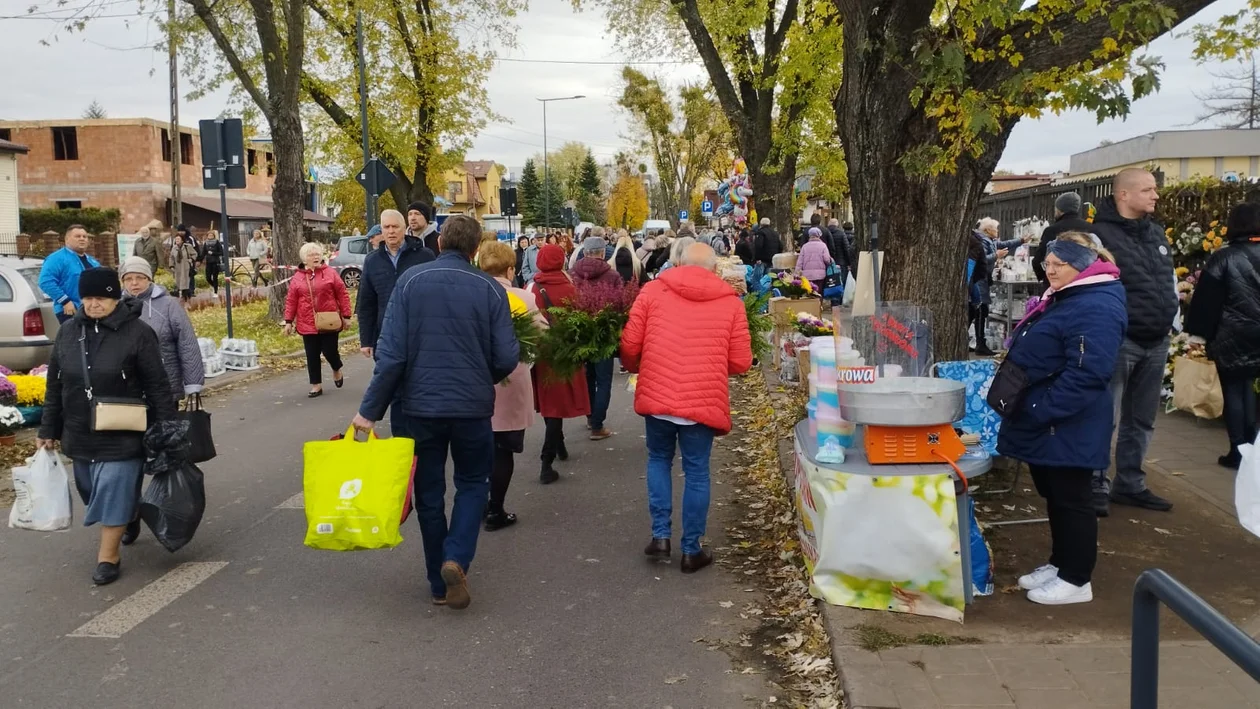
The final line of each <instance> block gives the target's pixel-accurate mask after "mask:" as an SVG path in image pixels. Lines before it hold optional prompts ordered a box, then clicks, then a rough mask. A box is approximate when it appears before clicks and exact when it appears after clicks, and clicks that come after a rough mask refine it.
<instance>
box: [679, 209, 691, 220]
mask: <svg viewBox="0 0 1260 709" xmlns="http://www.w3.org/2000/svg"><path fill="white" fill-rule="evenodd" d="M689 214H691V212H688V211H687V210H685V209H684V210H682V211H681V212H679V213H678V218H679V219H686V218H687V216H688V215H689Z"/></svg>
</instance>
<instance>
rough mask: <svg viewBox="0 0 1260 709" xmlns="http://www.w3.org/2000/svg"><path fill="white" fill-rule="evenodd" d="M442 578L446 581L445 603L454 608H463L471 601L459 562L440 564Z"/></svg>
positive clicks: (466, 581) (465, 578)
mask: <svg viewBox="0 0 1260 709" xmlns="http://www.w3.org/2000/svg"><path fill="white" fill-rule="evenodd" d="M442 580H443V581H445V582H446V605H447V606H448V607H450V608H454V609H455V610H463V609H465V608H467V607H468V604H470V603H472V596H471V595H469V593H468V578H467V577H466V576H464V570H463V569H461V568H459V564H457V563H455V562H453V561H448V562H446V563H444V564H442Z"/></svg>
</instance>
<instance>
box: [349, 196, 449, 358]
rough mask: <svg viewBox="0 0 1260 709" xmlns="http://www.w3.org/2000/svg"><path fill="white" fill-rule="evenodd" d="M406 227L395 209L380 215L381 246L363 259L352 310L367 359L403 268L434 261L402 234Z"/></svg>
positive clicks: (413, 239) (429, 253) (421, 244)
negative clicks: (361, 273)
mask: <svg viewBox="0 0 1260 709" xmlns="http://www.w3.org/2000/svg"><path fill="white" fill-rule="evenodd" d="M406 228H407V224H406V222H405V221H404V220H403V215H402V213H401V212H399V211H398V210H396V209H386V210H385V211H383V212H381V243H380V244H379V245H378V246H377V247H376V250H375V251H373V252H371V253H369V254H368V255H367V258H365V259H363V276H362V278H361V280H360V281H359V299H358V302H357V303H355V308H354V311H355V313H357V314H358V316H359V349H360V350H361V351H362V352H363V355H364V356H365V357H371V356H372V354H373V351H374V350H375V349H376V340H377V338H378V337H380V335H381V324H382V323H384V322H385V307H386V306H388V305H389V296H390V294H391V293H393V292H394V284H395V283H397V282H398V277H399V276H401V275H402V274H403V273H404V272H406V270H407V269H409V268H411V267H412V266H419V265H420V264H422V263H428V262H430V261H432V260H433V259H435V258H437V256H435V255H434V254H433V252H432V251H430V250H429V249H427V248H425V246H424V242H423V241H421V240H420V239H419V238H417V237H414V236H407V235H406Z"/></svg>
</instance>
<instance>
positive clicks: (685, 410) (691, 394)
mask: <svg viewBox="0 0 1260 709" xmlns="http://www.w3.org/2000/svg"><path fill="white" fill-rule="evenodd" d="M621 361H622V363H624V364H625V366H626V368H627V369H629V370H630V371H631V372H638V374H639V382H638V386H637V387H636V388H635V394H634V410H635V413H637V414H639V415H641V416H643V417H644V422H645V426H646V428H647V436H646V438H647V450H648V462H647V488H648V510H649V511H650V512H651V515H652V541H651V542H650V543H649V544H648V545H647V548H646V549H644V553H645V554H646V555H647V556H649V557H651V558H653V559H668V558H669V556H670V553H671V550H670V543H671V542H670V540H671V536H672V535H671V523H672V519H671V518H672V513H673V491H672V487H673V483H672V472H671V471H672V469H673V465H674V451H675V449H676V448H677V450H679V451H680V452H681V454H682V470H683V476H684V478H685V480H686V482H685V483H684V485H685V489H684V491H683V500H682V526H683V533H682V550H683V557H682V567H681V568H682V572H683V573H685V574H689V573H694V572H696V571H699V570H700V569H703V568H704V567H706V566H708V565H709V564H712V563H713V554H712V552H710V551H708V550H707V549H704V548H702V547H701V546H700V538H701V537H703V536H704V532H705V526H706V524H707V520H708V515H709V456H710V453H711V452H712V450H713V439H714V437H715V436H724V435H726V434H727V433H730V430H731V405H730V389H729V379H728V378H729V377H730V376H731V375H734V374H742V373H743V372H746V371H748V368H749V367H751V366H752V348H751V340H750V339H749V335H748V320H747V318H746V317H745V315H744V303H743V301H741V300H740V298H739V295H738V294H736V293H735V289H734V288H732V287H731V286H730V284H729V283H727V282H725V281H723V280H722V279H721V278H720V277H719V276H718V275H717V255H716V254H715V253H714V252H713V248H712V247H710V246H708V245H706V244H698V243H692V244H691V245H690V246H687V247H686V248H685V250H684V251H683V252H682V254H681V259H680V260H679V262H678V265H677V266H675V267H674V268H671V269H669V270H668V271H665V272H664V273H662V274H661V275H660V277H658V278H657V279H655V280H653V281H651V282H649V283H648V284H647V285H646V286H644V287H643V290H642V291H641V292H640V293H639V297H638V298H637V299H636V300H635V301H634V306H633V307H632V308H631V309H630V320H629V322H627V323H626V328H625V330H624V331H623V332H622V335H621Z"/></svg>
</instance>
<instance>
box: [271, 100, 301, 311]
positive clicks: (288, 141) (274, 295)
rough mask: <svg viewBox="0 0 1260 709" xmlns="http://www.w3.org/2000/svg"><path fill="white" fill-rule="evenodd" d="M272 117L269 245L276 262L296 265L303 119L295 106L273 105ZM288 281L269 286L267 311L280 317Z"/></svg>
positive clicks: (299, 246)
mask: <svg viewBox="0 0 1260 709" xmlns="http://www.w3.org/2000/svg"><path fill="white" fill-rule="evenodd" d="M273 110H274V119H273V120H272V121H271V125H270V127H271V141H272V145H273V147H275V150H276V181H275V186H274V187H272V190H271V200H272V204H273V209H274V222H275V223H274V228H273V230H272V248H273V249H274V251H275V262H276V263H277V264H281V265H296V264H297V263H298V262H299V258H298V250H299V249H301V248H302V244H303V243H305V242H306V232H305V230H304V228H303V221H304V220H303V218H302V212H303V202H304V199H303V197H304V195H305V194H306V170H305V164H306V158H305V151H304V146H303V138H302V122H301V115H300V113H299V111H298V106H297V104H296V103H295V104H294V105H293V106H292V110H285V108H284V107H280V106H276V107H275V108H274V109H273ZM288 292H289V288H288V284H281V285H277V286H275V287H273V288H272V289H271V299H270V303H269V306H268V313H269V315H270V316H271V318H272V319H274V320H277V321H279V320H280V319H282V318H283V317H284V301H285V298H286V297H287V296H288Z"/></svg>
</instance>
